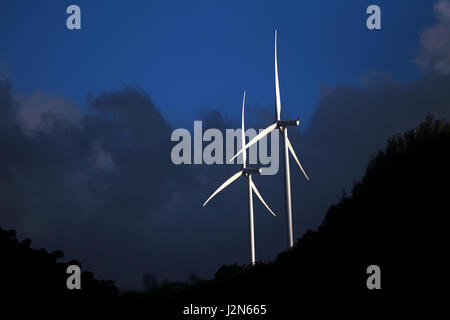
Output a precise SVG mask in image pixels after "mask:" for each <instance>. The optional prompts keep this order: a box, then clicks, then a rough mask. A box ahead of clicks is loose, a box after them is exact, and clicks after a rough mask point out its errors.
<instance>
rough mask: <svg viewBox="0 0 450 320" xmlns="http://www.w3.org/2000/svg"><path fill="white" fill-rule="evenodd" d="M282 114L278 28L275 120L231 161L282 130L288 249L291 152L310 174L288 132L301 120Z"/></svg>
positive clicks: (292, 240) (289, 235) (290, 238)
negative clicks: (263, 139) (282, 116)
mask: <svg viewBox="0 0 450 320" xmlns="http://www.w3.org/2000/svg"><path fill="white" fill-rule="evenodd" d="M280 114H281V98H280V84H279V81H278V61H277V30H275V122H274V123H272V124H271V125H270V126H268V127H267V128H266V129H264V130H263V131H261V132H260V133H259V134H257V135H256V136H255V137H254V138H253V139H251V140H250V141H249V142H248V143H247V144H246V145H245V146H244V147H242V149H241V150H240V151H239V152H238V153H236V154H235V155H234V156H233V158H231V159H230V162H231V161H233V159H234V158H236V157H237V156H238V155H240V154H241V153H242V152H244V153H245V150H246V149H248V148H249V147H250V146H252V145H253V144H255V143H256V142H258V141H259V140H261V139H262V138H264V137H265V136H266V135H268V134H269V133H270V132H271V131H272V130H275V129H276V128H278V129H279V130H280V132H281V133H282V134H283V142H284V182H285V191H286V199H285V205H286V224H287V229H288V230H287V231H288V232H287V243H288V249H290V248H292V247H293V246H294V237H293V231H292V205H291V177H290V171H289V152H290V153H291V154H292V156H293V157H294V159H295V161H296V162H297V164H298V166H299V167H300V170H301V171H302V172H303V174H304V175H305V177H306V179H307V180H309V177H308V175H307V174H306V172H305V170H303V167H302V165H301V164H300V161H299V160H298V157H297V155H296V154H295V151H294V148H293V147H292V145H291V142H290V141H289V138H288V133H287V127H289V126H298V125H299V123H300V120H299V119H297V120H281V119H280Z"/></svg>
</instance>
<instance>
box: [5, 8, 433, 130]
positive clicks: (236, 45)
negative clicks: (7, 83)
mask: <svg viewBox="0 0 450 320" xmlns="http://www.w3.org/2000/svg"><path fill="white" fill-rule="evenodd" d="M72 3H76V4H78V5H79V6H80V8H81V13H82V29H81V30H79V31H69V30H68V29H67V28H66V17H67V16H68V15H67V14H66V13H65V12H66V8H67V6H68V5H70V4H72ZM372 3H375V2H373V1H347V2H346V3H345V5H344V4H342V3H341V2H338V1H308V2H306V1H290V2H279V1H270V2H269V1H210V0H208V1H109V0H108V1H76V2H73V1H4V2H2V4H1V5H0V15H1V19H0V66H1V67H2V69H4V70H6V72H7V74H8V75H9V76H10V79H11V80H12V83H13V85H14V88H15V90H16V91H17V92H20V93H21V94H27V95H28V94H31V93H32V92H34V91H35V90H42V91H44V92H49V93H51V94H57V95H62V96H65V97H66V98H68V99H70V100H73V101H75V102H76V103H77V104H78V105H80V106H82V107H83V106H84V105H85V104H86V95H87V94H88V93H93V94H94V95H96V94H99V93H101V92H103V91H108V90H112V89H116V88H118V87H120V86H121V85H122V84H130V85H137V86H140V87H142V88H143V89H144V90H146V91H147V92H148V93H149V94H150V96H151V98H152V100H153V101H154V103H155V105H156V107H157V108H159V109H160V110H161V111H162V113H163V115H164V116H165V117H166V118H167V119H168V121H169V122H170V123H171V124H172V125H176V126H179V125H183V126H188V125H189V126H190V125H191V123H192V120H193V119H195V118H199V117H200V116H201V115H202V113H203V112H205V111H206V110H209V109H211V108H216V109H219V110H221V111H222V112H223V113H224V114H225V115H228V116H229V117H231V118H237V117H238V116H239V112H238V110H239V108H238V106H239V103H240V99H241V95H242V91H243V90H244V89H246V90H247V92H248V98H247V101H248V103H249V104H250V105H254V104H258V105H270V104H272V103H273V99H274V98H273V34H274V29H275V28H278V30H279V68H280V78H281V79H280V81H281V92H282V101H283V106H284V107H285V109H284V110H285V111H287V112H288V114H292V115H294V116H297V115H299V116H301V117H302V118H305V119H307V120H308V119H309V117H310V116H311V113H312V110H313V109H314V108H315V106H316V105H317V103H318V97H319V94H320V87H321V85H331V86H335V85H337V84H343V83H346V84H349V83H350V84H358V83H360V77H361V75H362V74H365V73H368V72H370V71H373V70H376V71H379V70H381V71H383V72H389V73H391V74H392V75H393V77H394V78H396V79H398V80H401V81H406V80H411V79H413V78H415V77H417V74H418V73H417V67H416V66H415V65H413V64H412V63H411V60H412V58H413V55H414V53H415V52H416V51H417V49H418V34H419V32H420V31H421V30H422V29H423V27H424V26H425V25H427V24H429V23H430V21H432V17H433V15H432V10H431V7H432V2H431V1H421V2H416V3H415V4H414V6H410V1H376V4H378V5H379V6H380V7H381V10H382V30H381V31H369V30H367V28H366V26H365V20H366V17H367V15H366V14H365V9H366V8H367V6H368V5H370V4H372Z"/></svg>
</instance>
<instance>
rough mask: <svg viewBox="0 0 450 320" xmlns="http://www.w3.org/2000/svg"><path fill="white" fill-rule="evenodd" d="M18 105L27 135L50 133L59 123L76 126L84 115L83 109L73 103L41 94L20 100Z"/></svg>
mask: <svg viewBox="0 0 450 320" xmlns="http://www.w3.org/2000/svg"><path fill="white" fill-rule="evenodd" d="M18 105H19V109H18V110H17V116H18V118H19V123H20V125H21V127H22V128H23V130H24V131H25V132H26V133H27V134H33V132H36V131H42V132H49V131H50V130H52V128H53V127H54V126H55V125H56V124H57V123H61V122H64V121H66V122H69V123H70V124H75V123H77V122H78V121H79V120H80V119H81V115H82V111H81V109H80V108H79V107H77V106H76V105H75V104H74V103H73V102H71V101H68V100H66V99H64V98H63V97H58V96H52V95H46V94H43V93H41V92H36V93H34V94H33V95H32V96H30V97H23V98H19V103H18Z"/></svg>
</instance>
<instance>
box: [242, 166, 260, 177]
mask: <svg viewBox="0 0 450 320" xmlns="http://www.w3.org/2000/svg"><path fill="white" fill-rule="evenodd" d="M242 173H243V174H245V176H249V175H251V174H261V168H244V169H242Z"/></svg>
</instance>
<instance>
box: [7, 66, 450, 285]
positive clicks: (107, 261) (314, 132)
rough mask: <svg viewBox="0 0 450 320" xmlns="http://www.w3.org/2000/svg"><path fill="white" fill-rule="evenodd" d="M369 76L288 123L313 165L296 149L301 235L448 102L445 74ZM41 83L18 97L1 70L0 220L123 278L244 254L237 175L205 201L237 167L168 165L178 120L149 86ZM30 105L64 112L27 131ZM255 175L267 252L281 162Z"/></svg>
mask: <svg viewBox="0 0 450 320" xmlns="http://www.w3.org/2000/svg"><path fill="white" fill-rule="evenodd" d="M373 77H374V75H370V76H369V78H371V79H370V81H369V83H370V84H371V85H368V86H366V87H364V88H362V87H357V86H338V87H335V88H329V89H328V90H327V94H326V95H324V96H323V97H322V100H321V102H320V104H319V105H318V107H317V109H316V110H315V112H314V114H313V116H312V118H311V121H310V123H309V126H308V127H307V128H303V127H302V128H299V129H295V128H294V129H292V130H290V132H289V135H290V137H291V140H292V143H293V145H294V148H295V150H296V152H297V154H298V155H299V157H300V160H301V161H302V163H303V165H304V167H305V169H306V170H307V172H308V174H309V176H310V178H311V180H310V181H309V182H307V181H306V180H305V179H304V177H303V176H302V174H301V172H300V170H299V169H298V168H297V167H296V166H295V163H294V162H293V161H291V175H292V179H291V180H292V193H293V212H294V225H295V236H296V238H297V237H299V236H301V235H302V233H303V232H304V231H306V229H308V228H315V227H317V226H318V225H319V224H320V222H321V221H322V219H323V217H324V215H325V213H326V210H327V209H328V207H329V206H330V205H331V204H332V203H333V202H335V201H336V200H337V199H338V198H339V197H340V195H341V193H342V189H343V188H346V190H347V191H349V189H350V188H351V186H352V183H353V181H354V180H355V179H358V178H360V177H361V176H362V174H363V172H364V168H365V166H366V164H367V163H368V161H369V160H370V158H371V156H372V155H374V154H375V153H376V152H377V150H379V149H381V148H382V147H383V146H384V144H385V142H386V139H387V138H388V137H389V136H391V135H393V134H396V133H400V132H402V131H404V130H407V129H409V128H412V127H415V126H416V125H417V124H418V123H420V122H421V121H422V120H424V119H425V116H426V114H427V113H429V112H431V113H434V114H435V116H437V117H447V118H449V116H450V108H448V106H449V105H450V77H449V76H443V75H437V74H430V75H426V76H424V77H422V78H420V79H418V80H416V81H414V82H411V83H407V84H400V83H398V82H396V81H392V79H391V77H389V76H386V75H385V74H383V75H382V76H381V77H378V76H375V77H376V81H372V78H373ZM372 84H375V85H372ZM40 95H41V96H42V98H39V99H37V98H33V99H31V97H30V98H20V99H17V98H14V97H13V96H12V95H11V88H10V86H9V84H8V83H7V82H4V81H3V82H0V150H1V154H2V157H0V187H1V190H2V192H1V193H0V212H2V214H1V215H0V225H2V227H6V228H16V229H17V230H18V231H19V234H22V235H23V236H27V237H31V238H32V239H33V241H34V245H35V246H37V247H47V248H49V249H63V250H64V251H65V253H66V257H67V258H78V259H80V260H81V261H82V262H83V264H84V266H85V267H86V268H89V269H92V270H93V271H94V272H95V273H96V274H97V275H98V276H99V277H101V278H110V279H115V280H118V284H119V286H120V287H121V288H139V287H141V285H142V282H141V278H142V276H143V275H144V274H145V273H146V272H151V273H154V274H157V275H160V276H161V277H168V278H171V279H183V278H186V277H187V275H188V274H190V273H191V272H196V273H198V274H201V275H202V276H211V275H212V274H213V272H214V271H215V270H216V269H217V268H218V266H220V265H221V264H224V263H232V262H234V261H238V262H240V263H246V262H247V260H248V246H247V243H248V217H247V201H248V200H247V188H246V185H245V181H244V180H243V179H241V180H242V181H241V180H239V181H237V182H236V183H235V184H233V185H231V186H230V187H229V188H227V189H226V190H224V191H223V192H221V193H220V194H219V195H217V197H215V198H214V199H213V201H211V202H210V203H209V204H208V205H207V206H206V207H202V206H201V204H202V203H203V202H204V200H205V199H206V198H207V197H208V196H209V195H210V193H211V192H212V191H213V190H215V188H217V187H218V186H219V185H220V184H221V183H222V182H223V181H225V180H226V179H227V178H228V177H229V176H231V175H232V174H233V173H234V172H236V171H237V170H238V167H237V166H231V165H212V166H206V165H192V166H175V165H173V164H172V163H171V161H170V150H171V147H172V146H173V145H174V143H171V142H170V134H171V131H172V128H170V126H169V125H168V124H167V121H166V120H165V119H164V118H163V117H162V115H161V113H160V112H159V110H158V109H157V108H156V107H155V105H154V104H153V102H152V101H151V99H150V97H149V95H148V94H147V93H146V92H144V91H143V90H142V89H139V88H135V87H129V86H125V87H123V88H120V89H118V90H115V91H112V92H105V93H103V94H101V95H99V96H97V97H91V98H90V100H89V105H88V106H87V108H86V110H85V111H84V112H82V113H80V114H78V115H77V113H76V112H67V111H60V110H59V108H58V106H59V105H61V106H62V107H61V108H62V109H63V110H66V109H67V110H71V109H70V108H67V105H69V106H72V107H74V106H75V105H74V104H73V103H71V102H69V101H67V100H66V99H64V98H58V99H56V98H52V97H53V96H50V95H46V94H44V93H40ZM55 101H57V102H58V103H56V102H55ZM24 104H26V105H24ZM46 104H49V105H50V106H47V105H46ZM75 107H76V106H75ZM33 108H37V109H38V110H51V111H52V113H53V114H57V115H59V116H58V117H56V118H52V121H53V122H52V123H53V124H52V126H51V127H49V128H50V129H48V128H47V129H45V130H34V131H33V133H32V134H29V133H27V130H28V129H27V128H30V127H26V126H25V127H24V125H23V120H22V118H20V117H19V116H18V113H20V112H25V111H26V112H30V113H31V114H33V116H35V113H36V114H39V115H40V117H41V118H42V117H46V112H38V111H36V110H33ZM24 110H25V111H24ZM255 110H260V111H259V114H255V116H254V117H249V123H248V124H249V127H250V126H253V127H257V128H263V127H265V126H267V124H268V121H270V119H266V115H269V114H271V115H272V116H271V117H273V108H272V107H267V108H258V109H255V108H249V112H251V113H254V112H255ZM290 111H291V112H292V113H294V114H295V113H297V112H300V111H301V110H290ZM26 112H25V115H23V116H24V117H25V118H27V116H28V115H27V114H26ZM236 112H237V113H239V112H240V110H239V109H237V110H236ZM74 114H75V115H76V116H73V115H74ZM299 115H301V114H299ZM34 119H37V120H36V121H35V122H33V123H42V119H40V118H39V117H38V118H34ZM55 119H56V120H55ZM58 119H59V120H58ZM61 119H62V120H61ZM64 119H65V120H64ZM204 119H205V125H204V129H206V128H208V127H218V128H220V129H222V130H223V129H224V128H231V127H239V126H240V124H239V123H236V124H233V123H230V121H229V120H227V119H225V118H224V117H223V116H222V115H221V114H220V113H219V112H216V111H214V110H213V111H212V112H211V113H210V114H206V115H205V116H204ZM251 119H256V120H253V121H254V122H251V121H250V120H251ZM44 123H45V122H44ZM34 128H41V127H40V126H37V127H34ZM418 170H420V168H418ZM254 182H255V183H256V184H257V186H258V189H259V190H260V192H261V194H262V195H263V197H264V198H265V200H266V201H267V202H268V204H269V205H270V206H271V208H272V209H273V210H274V211H275V212H276V213H278V217H276V218H274V217H272V216H271V215H270V214H267V212H266V210H265V208H264V207H263V206H262V205H261V204H260V203H259V202H258V200H257V199H256V198H255V200H254V201H255V223H256V228H255V231H256V250H257V251H256V253H257V258H258V259H261V260H268V259H271V258H273V257H274V256H275V255H276V254H277V253H278V252H279V251H280V250H283V249H284V248H285V223H284V222H285V221H284V198H283V192H282V190H283V187H282V186H283V182H282V172H280V173H279V174H278V175H276V176H264V177H258V176H255V177H254Z"/></svg>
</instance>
